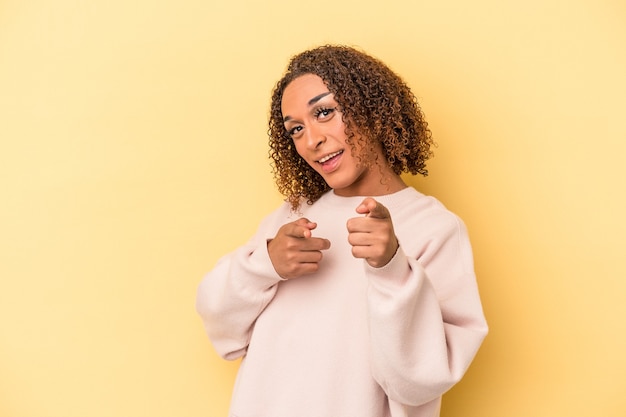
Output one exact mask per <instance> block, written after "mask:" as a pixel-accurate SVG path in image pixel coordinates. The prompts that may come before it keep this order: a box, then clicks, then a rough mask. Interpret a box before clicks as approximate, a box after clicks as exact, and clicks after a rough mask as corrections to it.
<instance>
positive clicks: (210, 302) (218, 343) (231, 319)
mask: <svg viewBox="0 0 626 417" xmlns="http://www.w3.org/2000/svg"><path fill="white" fill-rule="evenodd" d="M280 280H281V278H280V276H279V275H278V274H277V273H276V271H275V270H274V268H273V267H272V263H271V261H270V258H269V255H268V252H267V244H266V240H265V239H256V240H255V239H253V240H252V241H251V242H250V243H248V244H247V245H245V246H243V247H241V248H239V249H237V250H236V251H234V252H232V253H230V254H228V255H226V256H224V257H223V258H222V259H220V260H219V261H218V263H217V264H216V266H215V268H213V270H212V271H211V272H209V273H208V274H207V275H206V276H205V277H204V279H203V280H202V282H201V283H200V285H199V287H198V292H197V296H196V309H197V311H198V313H199V314H200V317H201V318H202V321H203V323H204V327H205V329H206V332H207V334H208V335H209V339H211V342H212V343H213V346H214V347H215V350H216V351H217V352H218V353H219V354H220V355H221V356H222V357H224V358H225V359H228V360H234V359H237V358H239V357H241V356H243V355H244V354H245V353H246V349H247V347H248V343H249V341H250V337H251V334H252V329H253V328H254V323H255V321H256V319H257V317H258V316H259V315H260V314H261V312H262V311H263V310H264V309H265V307H267V305H268V304H269V303H270V301H271V300H272V298H274V295H275V294H276V286H277V285H278V282H280Z"/></svg>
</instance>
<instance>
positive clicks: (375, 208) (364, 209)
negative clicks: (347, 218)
mask: <svg viewBox="0 0 626 417" xmlns="http://www.w3.org/2000/svg"><path fill="white" fill-rule="evenodd" d="M356 211H357V213H360V214H365V215H366V216H367V217H373V218H375V219H388V218H389V217H391V215H390V214H389V210H387V207H385V206H383V205H382V204H381V203H379V202H378V201H376V200H374V199H373V198H371V197H367V198H366V199H364V200H363V202H362V203H361V205H359V207H357V209H356Z"/></svg>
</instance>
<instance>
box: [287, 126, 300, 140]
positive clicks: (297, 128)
mask: <svg viewBox="0 0 626 417" xmlns="http://www.w3.org/2000/svg"><path fill="white" fill-rule="evenodd" d="M300 132H302V126H300V125H298V126H294V127H292V128H291V129H287V133H288V134H289V136H291V137H292V138H295V137H297V136H299V133H300Z"/></svg>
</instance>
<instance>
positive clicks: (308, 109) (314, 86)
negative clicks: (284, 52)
mask: <svg viewBox="0 0 626 417" xmlns="http://www.w3.org/2000/svg"><path fill="white" fill-rule="evenodd" d="M281 110H282V115H283V123H284V124H285V129H286V130H287V132H289V134H290V136H291V138H292V140H293V143H294V145H295V146H296V151H297V152H298V154H299V155H300V156H301V157H302V158H303V159H304V160H305V161H306V162H307V163H308V164H309V165H310V166H311V167H312V168H313V169H314V170H315V171H317V172H318V173H319V174H320V175H321V176H322V177H323V178H324V180H325V181H326V183H327V184H328V185H329V186H330V187H331V188H333V189H334V190H335V194H337V195H340V196H346V197H349V196H366V195H381V194H387V193H388V192H389V189H388V187H386V186H385V185H382V184H381V171H380V169H379V168H378V167H377V166H372V167H371V168H366V167H364V166H363V165H362V164H359V161H358V159H357V157H356V156H357V155H354V154H353V151H352V148H351V146H350V145H349V144H347V143H346V139H347V136H346V125H345V123H344V122H343V118H342V113H341V112H340V111H339V110H338V103H337V101H335V97H334V95H333V94H332V93H331V92H330V91H329V90H328V87H326V84H324V81H323V80H322V79H321V78H320V77H318V76H317V75H314V74H306V75H302V76H300V77H298V78H296V79H294V80H293V81H291V82H290V83H289V84H288V85H287V87H286V88H285V91H284V92H283V98H282V103H281ZM355 139H356V138H355ZM356 143H358V142H356ZM356 149H357V152H358V150H359V148H358V145H357V148H356ZM380 154H381V155H380V157H379V158H377V159H378V160H379V161H380V160H384V158H382V159H381V157H382V152H380ZM381 186H382V187H385V190H384V191H381Z"/></svg>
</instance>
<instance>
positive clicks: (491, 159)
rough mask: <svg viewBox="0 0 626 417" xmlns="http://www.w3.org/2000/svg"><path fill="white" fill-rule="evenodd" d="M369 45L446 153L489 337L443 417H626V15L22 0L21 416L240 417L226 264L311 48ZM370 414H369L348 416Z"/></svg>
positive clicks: (7, 362)
mask: <svg viewBox="0 0 626 417" xmlns="http://www.w3.org/2000/svg"><path fill="white" fill-rule="evenodd" d="M327 42H331V43H346V44H349V45H355V46H358V47H361V48H364V49H365V50H366V51H368V52H370V53H371V54H373V55H375V56H377V57H379V58H381V59H382V60H384V61H385V62H387V63H388V64H389V65H390V66H391V67H392V68H393V69H395V70H396V71H397V72H399V73H400V74H401V75H402V76H403V77H404V78H405V79H406V80H407V82H408V83H409V84H410V85H411V86H412V88H413V89H414V91H415V93H416V94H417V96H418V97H419V99H420V101H421V103H422V106H423V108H424V111H425V113H426V115H427V118H428V120H429V122H430V124H431V127H432V130H433V133H434V136H435V139H436V141H437V142H438V144H439V147H438V148H437V149H436V157H435V159H434V160H433V161H432V163H431V164H430V171H431V176H430V177H428V178H427V179H408V181H410V182H411V183H412V184H413V185H415V186H416V187H417V188H418V189H420V190H422V191H424V192H426V193H429V194H434V195H436V196H437V197H439V198H440V199H441V200H442V201H443V202H444V203H445V204H446V205H448V207H449V208H450V209H452V210H453V211H455V212H456V213H458V214H459V215H460V216H461V217H462V218H463V219H464V220H465V221H466V223H467V225H468V228H469V231H470V234H471V237H472V241H473V245H474V250H475V257H476V270H477V273H478V279H479V285H480V289H481V294H482V298H483V303H484V309H485V313H486V315H487V318H488V321H489V324H490V328H491V332H490V334H489V336H488V337H487V339H486V341H485V344H484V345H483V348H482V349H481V351H480V352H479V354H478V356H477V358H476V361H475V362H474V364H473V365H472V367H471V368H470V371H469V372H468V374H467V375H466V378H465V379H464V380H463V381H462V382H461V383H460V384H459V385H457V386H456V387H455V388H454V389H453V390H452V391H451V392H450V393H449V394H447V395H446V396H445V397H444V406H443V412H442V415H443V416H447V417H450V416H463V417H502V416H506V417H518V416H519V417H528V416H533V417H542V416H546V417H547V416H550V417H552V416H605V417H606V416H615V417H618V416H620V417H621V416H623V415H625V414H626V399H625V398H626V397H625V396H624V392H625V389H626V355H624V352H626V326H625V324H624V321H625V319H626V303H625V301H626V300H625V294H626V280H625V278H626V256H625V255H624V249H625V247H626V245H625V243H624V242H625V236H626V222H625V220H624V213H626V196H625V192H624V191H625V186H624V180H625V179H626V164H625V163H624V155H625V154H626V119H625V113H626V112H625V111H626V105H625V102H626V101H625V100H626V3H624V2H623V1H622V0H612V1H611V0H572V1H567V2H566V1H557V0H526V1H515V2H506V1H502V0H476V1H465V0H424V1H419V0H418V1H413V0H404V1H393V0H390V1H385V2H382V3H381V2H379V1H373V0H359V1H356V0H352V1H339V2H296V1H285V0H268V1H259V2H257V1H248V2H241V1H233V2H227V1H219V2H218V1H214V0H209V1H206V0H186V1H175V0H162V1H158V0H157V1H154V0H150V1H148V0H138V1H127V0H109V1H105V0H100V1H79V0H55V1H52V0H49V1H45V0H32V1H24V0H22V1H17V0H3V1H0V139H1V148H0V187H1V188H0V191H1V199H2V200H1V201H0V214H1V217H0V279H1V281H0V416H2V417H85V416H89V417H99V416H102V417H105V416H106V417H110V416H132V417H138V416H146V417H147V416H149V417H159V416H168V417H171V416H177V417H178V416H188V417H201V416H202V417H207V416H208V417H219V416H225V415H226V409H227V404H228V401H229V395H230V392H231V387H232V382H233V378H234V375H235V372H236V366H237V364H236V363H227V362H225V361H223V360H221V359H220V358H218V357H217V355H216V354H215V353H214V351H213V350H212V348H211V347H210V344H209V342H208V340H207V338H206V337H205V335H204V333H203V329H202V326H201V323H200V320H199V318H198V317H197V316H196V313H195V310H194V297H195V289H196V286H197V284H198V282H199V281H200V279H201V277H202V276H203V274H204V273H205V272H206V271H207V270H209V269H210V268H211V267H212V266H213V265H214V263H215V261H216V260H217V259H218V257H219V256H220V255H222V254H224V253H225V252H227V251H229V250H231V249H234V248H235V247H236V246H238V245H240V244H242V243H243V242H244V241H245V240H246V239H247V238H248V237H249V236H250V235H251V234H252V233H253V232H254V230H255V228H256V226H257V224H258V222H259V220H260V219H261V218H262V217H263V216H265V215H266V214H267V213H268V212H269V211H270V210H272V209H273V208H274V207H276V206H277V205H278V204H279V203H280V201H281V198H280V196H279V195H278V194H277V192H276V191H275V189H274V185H273V182H272V177H271V174H270V171H269V166H268V160H267V145H266V142H267V139H266V129H267V127H266V119H267V112H268V104H269V94H270V91H271V88H272V86H273V84H274V83H275V82H276V81H277V80H278V78H279V77H280V75H281V74H282V71H283V70H284V68H285V65H286V63H287V60H288V58H289V57H290V56H291V55H292V54H294V53H297V52H300V51H301V50H303V49H306V48H309V47H312V46H316V45H319V44H322V43H327ZM350 417H352V416H350Z"/></svg>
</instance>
